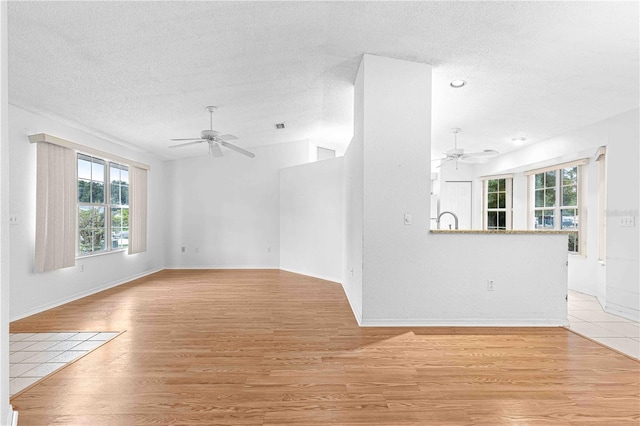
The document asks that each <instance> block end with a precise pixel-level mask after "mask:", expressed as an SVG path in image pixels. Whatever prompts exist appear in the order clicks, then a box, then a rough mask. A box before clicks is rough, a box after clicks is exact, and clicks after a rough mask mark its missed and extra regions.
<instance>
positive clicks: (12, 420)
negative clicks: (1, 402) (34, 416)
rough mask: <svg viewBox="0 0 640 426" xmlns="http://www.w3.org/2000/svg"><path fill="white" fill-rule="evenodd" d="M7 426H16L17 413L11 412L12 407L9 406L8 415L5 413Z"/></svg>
mask: <svg viewBox="0 0 640 426" xmlns="http://www.w3.org/2000/svg"><path fill="white" fill-rule="evenodd" d="M7 424H8V425H11V426H18V412H17V411H13V407H12V406H11V405H9V413H7Z"/></svg>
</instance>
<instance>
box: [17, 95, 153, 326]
mask: <svg viewBox="0 0 640 426" xmlns="http://www.w3.org/2000/svg"><path fill="white" fill-rule="evenodd" d="M9 131H10V134H9V142H10V154H9V155H10V157H11V165H10V180H11V188H10V203H9V205H10V209H11V214H15V215H17V217H18V224H17V225H12V226H11V227H10V244H11V273H10V277H11V278H10V281H11V319H12V320H15V319H18V318H22V317H25V316H28V315H31V314H33V313H37V312H40V311H43V310H45V309H49V308H51V307H54V306H57V305H59V304H62V303H66V302H68V301H70V300H74V299H77V298H79V297H82V296H85V295H88V294H92V293H95V292H97V291H100V290H102V289H105V288H108V287H111V286H114V285H117V284H120V283H123V282H127V281H130V280H132V279H134V278H136V277H139V276H142V275H145V274H148V273H150V272H153V271H157V270H159V269H162V267H163V265H164V221H165V219H164V193H165V191H164V188H163V182H164V163H163V162H162V161H160V160H158V159H156V158H154V157H152V156H150V155H144V154H142V153H139V152H134V151H131V150H129V149H127V148H125V147H123V146H120V145H116V144H114V143H112V142H109V141H106V140H104V139H101V138H98V137H95V136H92V135H90V134H87V133H85V132H83V131H80V130H77V129H74V128H71V127H69V126H67V125H64V124H61V123H59V122H58V121H56V120H53V119H50V118H46V117H42V116H40V115H36V114H33V113H31V112H28V111H25V110H23V109H20V108H17V107H15V106H10V108H9ZM34 133H48V134H51V135H53V136H57V137H60V138H63V139H67V140H70V141H73V142H76V143H79V144H82V145H86V146H89V147H93V148H95V149H99V150H102V151H105V152H110V153H113V154H115V155H119V156H122V157H125V158H130V159H132V160H134V161H139V162H142V163H146V164H149V165H150V166H151V170H150V172H149V181H148V191H149V198H148V203H149V208H148V211H149V214H148V251H147V252H145V253H139V254H135V255H130V256H129V255H127V254H126V253H125V252H114V253H110V254H104V255H98V256H93V257H86V258H81V259H78V260H76V267H72V268H65V269H59V270H56V271H51V272H46V273H35V272H34V271H33V270H34V256H35V203H36V200H35V194H36V145H35V144H31V143H29V140H28V139H27V136H28V135H30V134H34ZM80 265H84V272H83V271H81V269H80Z"/></svg>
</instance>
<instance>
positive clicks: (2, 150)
mask: <svg viewBox="0 0 640 426" xmlns="http://www.w3.org/2000/svg"><path fill="white" fill-rule="evenodd" d="M7 38H8V35H7V2H4V1H3V2H0V424H5V425H11V424H12V423H13V422H14V418H13V417H14V414H13V411H12V410H11V405H9V309H10V305H9V293H10V289H9V263H10V261H11V260H10V258H9V247H10V246H9V129H8V125H9V117H8V114H9V111H8V109H9V102H8V84H7V83H8V80H7V74H8V63H7V42H8V40H7ZM15 416H16V418H15V421H16V422H17V413H16V414H15Z"/></svg>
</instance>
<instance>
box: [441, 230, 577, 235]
mask: <svg viewBox="0 0 640 426" xmlns="http://www.w3.org/2000/svg"><path fill="white" fill-rule="evenodd" d="M429 232H431V233H432V234H540V235H549V234H565V235H568V234H572V233H575V232H578V231H577V230H564V231H536V230H529V229H513V230H509V231H502V230H496V229H491V230H482V229H431V230H429Z"/></svg>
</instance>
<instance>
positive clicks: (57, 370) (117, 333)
mask: <svg viewBox="0 0 640 426" xmlns="http://www.w3.org/2000/svg"><path fill="white" fill-rule="evenodd" d="M126 331H127V330H122V331H104V332H103V331H99V332H84V331H76V332H65V331H60V332H53V333H55V334H60V333H76V334H79V333H94V334H93V336H91V337H95V336H96V335H98V334H100V333H109V334H112V333H115V335H113V336H111V337H110V338H108V339H107V340H104V341H99V340H94V342H100V344H99V345H97V346H96V347H94V348H93V349H91V350H88V351H86V352H85V353H84V354H82V355H80V356H78V357H77V358H74V359H72V360H70V361H66V362H65V363H64V365H62V366H61V367H59V368H57V369H55V370H53V371H51V372H50V373H48V374H46V375H44V376H42V377H32V378H35V379H36V381H34V382H33V383H31V384H29V385H27V386H25V387H24V388H22V389H20V390H17V391H16V392H15V393H13V394H11V395H10V397H9V398H10V399H12V398H15V397H17V396H18V395H20V394H22V393H24V392H25V391H27V390H29V389H31V388H32V387H34V386H35V385H37V384H39V383H40V382H42V381H43V380H45V379H47V378H48V377H50V376H52V375H54V374H56V373H58V372H59V371H62V370H63V369H65V368H67V367H68V366H69V365H71V364H74V363H75V362H76V361H79V360H80V359H82V358H84V357H85V356H87V355H89V354H90V353H92V352H93V351H95V350H97V349H98V348H100V347H102V346H104V345H105V344H107V343H109V342H110V341H112V340H113V339H115V338H116V337H119V336H120V335H121V334H123V333H125V332H126ZM27 333H28V334H40V333H33V332H27ZM27 333H24V334H27ZM50 333H51V332H47V333H46V334H50ZM11 334H13V335H15V334H23V333H11ZM42 334H45V333H42ZM71 337H73V336H71ZM20 341H21V340H20ZM20 341H18V342H20ZM45 341H46V340H45ZM64 341H67V340H62V341H60V342H64ZM87 341H90V340H89V339H85V340H82V341H81V342H80V343H79V344H82V343H85V342H87ZM60 342H58V343H60ZM13 343H17V342H13ZM35 343H38V342H34V344H35ZM56 344H57V343H56ZM76 346H77V345H76ZM27 348H28V347H27ZM72 350H73V348H71V349H68V350H65V351H64V352H69V351H72ZM17 352H20V351H14V352H13V353H17ZM24 352H30V351H24ZM33 352H34V354H39V353H42V352H47V351H46V350H42V351H33ZM64 352H63V353H64ZM47 363H48V362H47V361H45V362H39V363H38V364H39V365H43V364H47ZM18 364H21V362H17V363H13V365H18ZM25 364H26V363H25ZM35 368H37V367H34V368H33V369H35ZM29 371H31V370H27V371H25V372H23V373H21V374H25V373H28V372H29ZM21 378H25V379H26V378H29V377H21V376H18V377H9V380H10V381H12V380H15V379H21Z"/></svg>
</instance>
